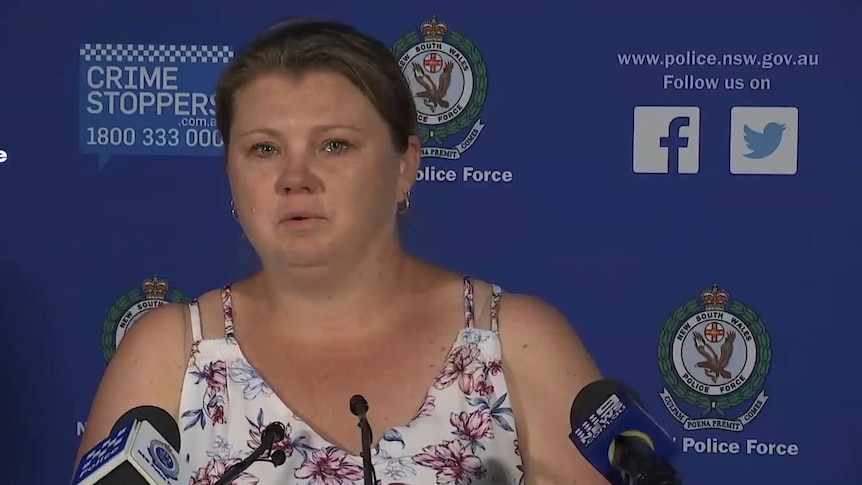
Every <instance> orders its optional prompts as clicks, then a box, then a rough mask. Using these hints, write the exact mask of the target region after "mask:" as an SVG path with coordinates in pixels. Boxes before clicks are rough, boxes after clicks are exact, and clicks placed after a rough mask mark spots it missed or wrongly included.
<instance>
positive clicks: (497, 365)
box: [486, 360, 503, 376]
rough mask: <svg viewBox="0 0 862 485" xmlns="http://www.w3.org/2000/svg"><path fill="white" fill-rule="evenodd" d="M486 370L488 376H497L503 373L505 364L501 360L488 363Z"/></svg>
mask: <svg viewBox="0 0 862 485" xmlns="http://www.w3.org/2000/svg"><path fill="white" fill-rule="evenodd" d="M486 370H487V372H488V374H490V375H492V376H495V375H497V374H499V373H500V372H503V363H502V362H500V361H499V360H492V361H491V362H488V364H487V369H486Z"/></svg>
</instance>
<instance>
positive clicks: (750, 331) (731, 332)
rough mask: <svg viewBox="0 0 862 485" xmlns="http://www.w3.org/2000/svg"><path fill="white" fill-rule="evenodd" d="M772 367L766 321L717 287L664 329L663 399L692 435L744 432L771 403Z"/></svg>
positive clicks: (675, 314)
mask: <svg viewBox="0 0 862 485" xmlns="http://www.w3.org/2000/svg"><path fill="white" fill-rule="evenodd" d="M771 363H772V345H771V342H770V339H769V334H768V332H767V330H766V327H765V326H764V325H763V321H762V320H761V319H760V317H759V316H758V315H757V313H755V312H754V310H753V309H752V308H751V307H749V306H748V305H746V304H745V303H743V302H741V301H739V300H736V299H731V296H730V293H729V292H727V291H726V290H724V289H721V288H719V287H718V285H713V286H712V288H710V289H707V290H704V291H703V292H701V294H700V302H697V301H696V300H690V301H688V302H686V303H685V304H684V305H683V306H681V307H679V308H677V309H676V310H675V311H674V312H673V314H672V315H671V316H670V317H669V318H668V319H667V321H666V322H665V324H664V326H663V327H662V330H661V333H660V334H659V345H658V366H659V370H660V372H661V376H662V378H663V380H664V382H665V386H666V387H665V388H664V389H663V390H662V392H661V393H660V396H661V399H662V402H663V403H664V405H665V406H666V407H667V409H668V411H669V412H670V414H671V415H672V416H673V417H674V419H676V420H677V421H679V422H680V423H681V424H682V425H683V428H684V429H686V430H701V429H719V430H726V431H733V432H741V431H742V430H743V429H744V428H745V426H746V425H747V424H748V423H751V422H752V421H753V420H754V419H755V418H757V416H758V415H759V414H760V412H761V411H762V410H763V407H764V405H765V404H766V401H767V400H768V399H769V396H767V395H766V391H765V390H764V386H765V384H766V377H767V375H768V374H769V370H770V366H771ZM752 398H753V401H751V402H750V404H747V403H748V402H749V401H750V400H751V399H752ZM680 401H681V402H683V403H685V404H687V405H688V407H689V408H691V410H690V411H687V410H684V409H683V408H682V407H681V406H680V405H679V402H680Z"/></svg>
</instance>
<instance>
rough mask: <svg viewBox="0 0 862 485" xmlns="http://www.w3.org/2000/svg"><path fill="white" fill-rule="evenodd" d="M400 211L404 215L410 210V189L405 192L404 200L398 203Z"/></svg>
mask: <svg viewBox="0 0 862 485" xmlns="http://www.w3.org/2000/svg"><path fill="white" fill-rule="evenodd" d="M397 210H398V213H399V214H401V215H404V214H406V213H407V211H409V210H410V191H409V190H408V191H407V192H404V200H402V201H401V202H399V203H398V204H397Z"/></svg>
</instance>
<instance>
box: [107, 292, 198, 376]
mask: <svg viewBox="0 0 862 485" xmlns="http://www.w3.org/2000/svg"><path fill="white" fill-rule="evenodd" d="M188 301H189V299H188V298H187V297H186V296H185V295H183V294H182V293H181V292H179V291H178V290H176V289H174V288H171V286H170V283H168V280H165V279H162V278H159V277H158V275H153V277H152V278H147V279H145V280H144V282H143V283H142V284H141V287H140V288H132V289H131V290H129V291H128V292H127V293H126V294H125V295H123V296H122V297H120V299H119V300H117V302H116V303H114V306H112V307H111V309H110V310H108V314H107V315H106V316H105V322H104V324H103V325H102V352H103V353H104V354H105V360H107V361H110V360H111V358H112V357H113V356H114V352H115V351H116V350H117V347H118V346H119V345H120V341H121V340H122V339H123V335H125V334H126V332H128V331H129V328H131V327H132V325H134V324H135V322H137V321H138V319H139V318H141V317H142V316H143V315H144V313H145V312H147V311H148V310H151V309H153V308H156V307H159V306H162V305H164V304H166V303H187V302H188Z"/></svg>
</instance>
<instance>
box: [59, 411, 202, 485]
mask: <svg viewBox="0 0 862 485" xmlns="http://www.w3.org/2000/svg"><path fill="white" fill-rule="evenodd" d="M179 448H180V431H179V428H178V427H177V423H176V422H175V421H174V418H173V417H172V416H171V415H170V414H169V413H168V412H167V411H165V410H164V409H161V408H157V407H155V406H138V407H136V408H133V409H131V410H129V411H128V412H126V413H125V414H123V415H122V416H120V418H119V419H118V420H117V422H116V423H115V424H114V427H113V428H112V429H111V432H110V434H109V435H108V437H107V438H105V439H104V440H102V441H100V442H99V443H98V444H97V445H96V446H94V447H93V449H91V450H90V451H88V452H87V453H86V454H85V455H84V456H83V457H81V462H80V463H79V465H78V469H77V470H76V471H75V476H74V478H73V483H74V484H75V485H169V484H172V483H177V482H179V483H185V482H188V479H189V476H188V475H189V472H190V470H188V468H187V467H185V466H184V464H183V463H181V462H180V460H179V458H178V455H179V452H178V450H179Z"/></svg>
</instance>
